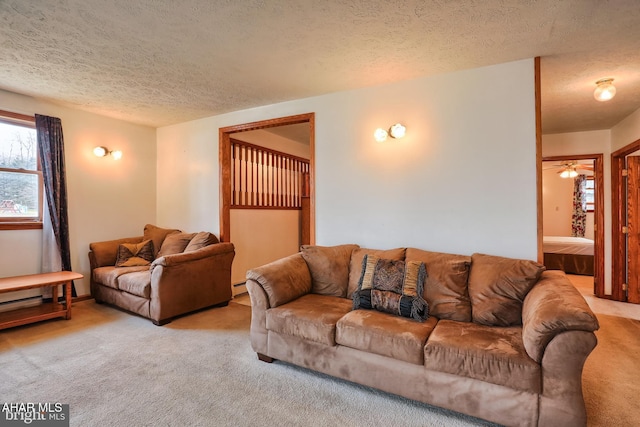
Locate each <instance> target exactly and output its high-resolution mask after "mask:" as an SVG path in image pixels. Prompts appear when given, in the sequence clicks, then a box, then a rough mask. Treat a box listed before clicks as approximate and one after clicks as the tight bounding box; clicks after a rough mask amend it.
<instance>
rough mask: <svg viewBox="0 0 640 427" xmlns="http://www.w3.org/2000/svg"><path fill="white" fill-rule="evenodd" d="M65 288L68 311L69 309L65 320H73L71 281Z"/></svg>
mask: <svg viewBox="0 0 640 427" xmlns="http://www.w3.org/2000/svg"><path fill="white" fill-rule="evenodd" d="M64 287H65V291H64V292H65V297H66V304H67V306H66V309H67V315H66V316H65V319H67V320H69V319H71V281H68V282H67V283H65V285H64Z"/></svg>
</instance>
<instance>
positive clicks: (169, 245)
mask: <svg viewBox="0 0 640 427" xmlns="http://www.w3.org/2000/svg"><path fill="white" fill-rule="evenodd" d="M195 235H196V233H171V234H167V237H165V238H164V241H163V242H162V247H160V251H158V255H157V257H158V258H160V257H162V256H167V255H173V254H181V253H182V252H183V251H184V250H185V248H186V247H187V246H188V245H189V242H191V239H193V237H194V236H195Z"/></svg>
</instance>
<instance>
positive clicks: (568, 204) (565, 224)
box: [542, 169, 573, 236]
mask: <svg viewBox="0 0 640 427" xmlns="http://www.w3.org/2000/svg"><path fill="white" fill-rule="evenodd" d="M542 208H543V212H542V229H543V234H544V235H545V236H571V217H572V215H573V179H567V178H561V177H560V176H559V175H558V169H547V170H543V172H542Z"/></svg>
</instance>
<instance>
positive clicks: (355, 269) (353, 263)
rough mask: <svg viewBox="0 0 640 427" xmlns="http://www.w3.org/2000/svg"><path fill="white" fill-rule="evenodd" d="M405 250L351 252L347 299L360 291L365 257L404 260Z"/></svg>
mask: <svg viewBox="0 0 640 427" xmlns="http://www.w3.org/2000/svg"><path fill="white" fill-rule="evenodd" d="M404 253H405V248H397V249H385V250H383V249H367V248H356V249H354V251H353V252H351V260H350V261H349V287H348V288H347V298H351V297H352V296H353V293H354V292H355V291H356V290H358V282H359V281H360V276H361V275H362V260H363V259H364V256H365V255H375V256H377V257H379V258H383V259H390V260H404Z"/></svg>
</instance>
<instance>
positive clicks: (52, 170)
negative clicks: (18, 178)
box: [35, 114, 77, 297]
mask: <svg viewBox="0 0 640 427" xmlns="http://www.w3.org/2000/svg"><path fill="white" fill-rule="evenodd" d="M35 117H36V131H37V134H38V148H39V150H38V151H39V153H40V163H41V165H42V180H43V182H44V193H45V197H46V200H47V205H48V206H49V216H50V217H51V225H52V227H53V232H54V234H55V236H56V243H57V244H58V250H59V251H60V256H61V258H62V259H61V261H62V270H63V271H71V251H70V247H69V246H70V245H69V219H68V215H67V178H66V174H65V167H64V139H63V137H62V122H61V120H60V119H59V118H57V117H48V116H42V115H40V114H36V115H35ZM71 289H72V290H73V294H72V296H74V297H75V296H77V295H76V287H75V285H72V287H71Z"/></svg>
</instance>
